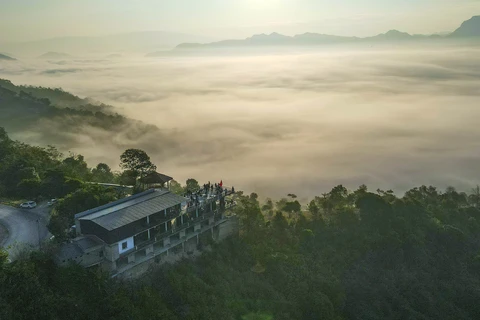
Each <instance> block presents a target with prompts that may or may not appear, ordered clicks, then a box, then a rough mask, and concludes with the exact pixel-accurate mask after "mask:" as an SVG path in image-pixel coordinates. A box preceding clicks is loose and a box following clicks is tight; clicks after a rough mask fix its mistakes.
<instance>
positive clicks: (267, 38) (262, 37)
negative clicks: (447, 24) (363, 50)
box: [150, 16, 480, 56]
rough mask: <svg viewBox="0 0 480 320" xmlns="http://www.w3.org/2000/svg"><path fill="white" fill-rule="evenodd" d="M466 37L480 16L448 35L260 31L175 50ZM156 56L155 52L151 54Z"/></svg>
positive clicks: (478, 31)
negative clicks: (249, 35)
mask: <svg viewBox="0 0 480 320" xmlns="http://www.w3.org/2000/svg"><path fill="white" fill-rule="evenodd" d="M464 37H480V16H474V17H472V18H471V19H469V20H467V21H465V22H463V23H462V25H461V26H460V27H459V28H458V29H457V30H455V31H454V32H453V33H451V34H449V35H445V36H441V35H439V34H433V35H418V34H415V35H411V34H409V33H406V32H401V31H398V30H390V31H388V32H387V33H383V34H379V35H376V36H373V37H365V38H359V37H344V36H334V35H326V34H319V33H309V32H307V33H304V34H297V35H295V36H293V37H290V36H286V35H282V34H279V33H276V32H274V33H271V34H269V35H267V34H259V35H254V36H252V37H249V38H246V39H242V40H223V41H218V42H211V43H182V44H179V45H178V46H177V47H176V48H175V49H176V50H184V49H204V48H226V47H256V46H309V45H322V44H332V43H361V42H378V41H408V40H429V39H433V40H438V39H442V38H448V39H454V38H464ZM150 55H151V56H155V55H156V53H153V54H150Z"/></svg>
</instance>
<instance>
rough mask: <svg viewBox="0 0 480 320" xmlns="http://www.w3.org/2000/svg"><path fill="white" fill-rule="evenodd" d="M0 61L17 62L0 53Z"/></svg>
mask: <svg viewBox="0 0 480 320" xmlns="http://www.w3.org/2000/svg"><path fill="white" fill-rule="evenodd" d="M0 60H9V61H14V60H17V59H15V58H12V57H9V56H7V55H4V54H1V53H0Z"/></svg>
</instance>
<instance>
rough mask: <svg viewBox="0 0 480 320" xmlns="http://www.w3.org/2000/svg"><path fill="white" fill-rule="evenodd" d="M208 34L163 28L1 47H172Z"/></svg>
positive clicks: (139, 49) (29, 50) (58, 49)
mask: <svg viewBox="0 0 480 320" xmlns="http://www.w3.org/2000/svg"><path fill="white" fill-rule="evenodd" d="M212 40H215V39H213V38H211V37H204V36H196V35H189V34H183V33H176V32H165V31H142V32H131V33H122V34H114V35H106V36H98V37H61V38H52V39H45V40H39V41H28V42H11V43H4V44H0V48H2V49H5V50H9V51H11V52H19V53H23V54H26V53H28V54H34V55H39V54H42V53H44V52H50V51H54V52H71V53H73V52H75V53H78V52H81V53H99V52H116V51H118V52H124V51H125V52H129V51H130V52H148V51H152V50H159V49H168V48H172V47H174V46H176V45H178V44H179V43H182V42H206V41H212Z"/></svg>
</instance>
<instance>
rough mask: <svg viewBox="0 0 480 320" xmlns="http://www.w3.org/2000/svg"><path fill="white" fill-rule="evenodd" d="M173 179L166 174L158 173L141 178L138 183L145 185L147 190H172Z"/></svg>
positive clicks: (151, 173) (154, 172)
mask: <svg viewBox="0 0 480 320" xmlns="http://www.w3.org/2000/svg"><path fill="white" fill-rule="evenodd" d="M172 180H173V178H172V177H169V176H167V175H165V174H162V173H158V172H156V171H153V172H150V173H147V174H146V175H145V176H144V177H142V178H140V179H139V180H138V181H139V182H140V183H141V184H143V185H144V186H145V187H146V189H151V188H167V189H168V190H170V181H172Z"/></svg>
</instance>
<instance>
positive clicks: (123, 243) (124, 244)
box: [122, 241, 128, 250]
mask: <svg viewBox="0 0 480 320" xmlns="http://www.w3.org/2000/svg"><path fill="white" fill-rule="evenodd" d="M127 248H128V243H127V242H126V241H125V242H122V250H125V249H127Z"/></svg>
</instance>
